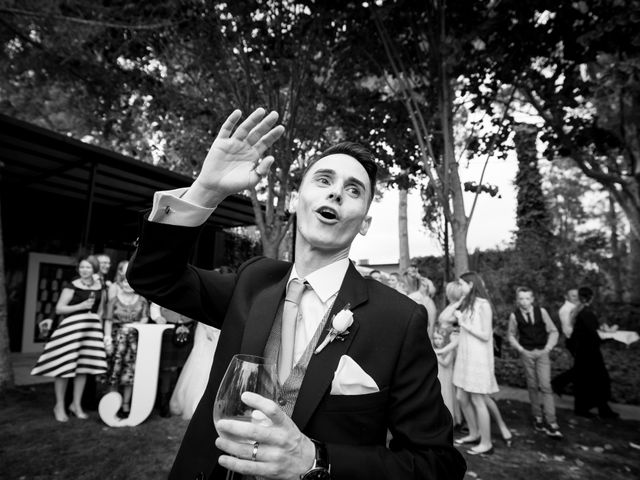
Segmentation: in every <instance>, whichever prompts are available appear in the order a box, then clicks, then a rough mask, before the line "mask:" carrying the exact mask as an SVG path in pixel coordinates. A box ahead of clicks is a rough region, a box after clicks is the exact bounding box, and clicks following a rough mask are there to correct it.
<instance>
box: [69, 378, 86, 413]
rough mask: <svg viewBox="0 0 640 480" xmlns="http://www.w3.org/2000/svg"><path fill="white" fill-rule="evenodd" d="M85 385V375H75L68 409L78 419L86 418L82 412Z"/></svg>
mask: <svg viewBox="0 0 640 480" xmlns="http://www.w3.org/2000/svg"><path fill="white" fill-rule="evenodd" d="M86 384H87V376H86V375H76V378H75V379H74V380H73V402H72V403H71V406H70V407H69V410H71V411H72V412H73V413H74V414H75V415H76V416H77V417H78V418H87V414H86V413H84V412H83V411H82V405H81V401H82V394H83V393H84V386H85V385H86Z"/></svg>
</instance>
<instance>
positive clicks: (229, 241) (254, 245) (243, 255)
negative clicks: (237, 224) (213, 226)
mask: <svg viewBox="0 0 640 480" xmlns="http://www.w3.org/2000/svg"><path fill="white" fill-rule="evenodd" d="M261 254H262V249H261V247H260V243H259V242H257V241H256V240H255V239H252V238H251V237H248V236H246V235H239V234H236V233H231V232H224V263H223V265H225V266H227V267H231V268H233V269H234V270H235V269H237V268H238V267H239V266H240V265H242V264H243V263H244V262H246V261H247V260H249V259H250V258H252V257H256V256H258V255H261Z"/></svg>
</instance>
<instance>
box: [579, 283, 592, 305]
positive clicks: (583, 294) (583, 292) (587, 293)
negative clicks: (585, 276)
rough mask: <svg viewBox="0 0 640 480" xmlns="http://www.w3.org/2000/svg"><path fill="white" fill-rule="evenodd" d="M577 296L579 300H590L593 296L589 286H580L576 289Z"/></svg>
mask: <svg viewBox="0 0 640 480" xmlns="http://www.w3.org/2000/svg"><path fill="white" fill-rule="evenodd" d="M578 298H579V299H580V301H581V302H583V303H584V302H590V301H591V299H592V298H593V290H591V289H590V288H589V287H580V288H579V289H578Z"/></svg>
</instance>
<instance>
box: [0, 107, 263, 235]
mask: <svg viewBox="0 0 640 480" xmlns="http://www.w3.org/2000/svg"><path fill="white" fill-rule="evenodd" d="M0 162H2V166H1V167H0V168H1V169H0V175H1V177H0V181H1V182H2V183H1V188H2V190H3V191H4V190H5V189H6V190H12V191H14V192H19V193H22V194H25V195H27V194H28V193H29V191H31V190H33V191H38V192H41V193H44V194H48V195H52V196H59V197H66V198H68V199H74V200H77V201H80V202H83V204H84V207H85V216H84V219H83V221H82V224H83V227H84V229H83V231H82V235H81V237H80V239H79V240H80V243H81V244H83V245H84V244H86V243H87V242H88V241H89V240H90V238H89V237H90V233H91V229H92V225H93V223H94V222H95V220H96V218H95V215H94V213H95V212H94V209H95V206H96V205H100V206H104V207H108V208H110V209H114V210H116V211H121V212H124V211H126V212H134V213H135V214H137V213H138V212H140V211H141V210H144V209H146V208H149V207H150V205H151V199H152V198H153V193H154V192H156V191H158V190H169V189H173V188H179V187H185V186H188V185H190V184H191V182H192V181H193V179H192V178H191V177H188V176H186V175H182V174H180V173H176V172H172V171H170V170H167V169H164V168H160V167H156V166H154V165H151V164H149V163H145V162H142V161H140V160H136V159H133V158H130V157H126V156H124V155H120V154H118V153H115V152H112V151H109V150H105V149H104V148H100V147H96V146H94V145H89V144H87V143H84V142H81V141H79V140H76V139H73V138H71V137H67V136H64V135H61V134H59V133H56V132H52V131H50V130H46V129H44V128H41V127H37V126H35V125H32V124H29V123H26V122H23V121H20V120H17V119H15V118H11V117H7V116H5V115H0ZM126 217H129V216H128V215H126ZM209 222H210V224H211V225H215V226H217V227H219V228H227V227H237V226H245V225H253V224H254V217H253V209H252V206H251V201H250V200H249V199H248V198H247V197H244V196H241V195H234V196H232V197H229V198H228V199H227V200H225V201H224V202H223V203H222V204H221V205H220V206H219V207H218V208H217V209H216V211H215V212H214V214H213V215H212V216H211V218H210V220H209Z"/></svg>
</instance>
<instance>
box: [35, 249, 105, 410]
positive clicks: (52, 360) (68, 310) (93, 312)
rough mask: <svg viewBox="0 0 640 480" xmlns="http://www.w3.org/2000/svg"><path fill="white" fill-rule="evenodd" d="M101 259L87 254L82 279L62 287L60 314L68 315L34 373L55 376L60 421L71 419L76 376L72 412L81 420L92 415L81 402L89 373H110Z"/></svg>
mask: <svg viewBox="0 0 640 480" xmlns="http://www.w3.org/2000/svg"><path fill="white" fill-rule="evenodd" d="M98 268H99V267H98V261H97V260H96V258H95V257H94V256H87V257H83V258H82V259H81V260H80V262H79V263H78V274H79V278H76V279H74V280H72V281H71V283H69V284H66V285H64V286H63V288H62V293H61V294H60V298H59V299H58V303H57V304H56V313H57V314H58V315H63V316H64V318H63V320H62V321H61V322H60V324H59V325H58V327H57V328H56V329H55V331H54V332H53V334H52V335H51V337H50V338H49V341H48V342H47V344H46V345H45V347H44V352H43V353H42V355H40V358H39V359H38V362H37V364H36V366H35V367H34V368H33V370H32V371H31V375H43V376H47V377H54V390H55V397H56V404H55V407H54V408H53V414H54V416H55V418H56V420H57V421H59V422H67V421H68V420H69V417H68V416H67V412H66V409H65V394H66V390H67V385H68V383H69V379H70V378H73V400H72V402H71V405H69V411H70V412H71V413H72V414H74V415H75V416H77V417H78V418H81V419H86V418H89V417H88V415H87V414H86V413H85V412H84V410H83V409H82V405H81V400H82V394H83V392H84V389H85V385H86V382H87V375H100V374H103V373H104V372H106V370H107V362H106V356H105V350H104V335H103V332H102V323H101V321H100V315H101V314H102V310H103V308H104V299H103V295H102V293H103V290H102V283H101V282H100V281H98V280H97V279H96V278H95V276H94V275H95V274H96V273H97V272H98Z"/></svg>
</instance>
